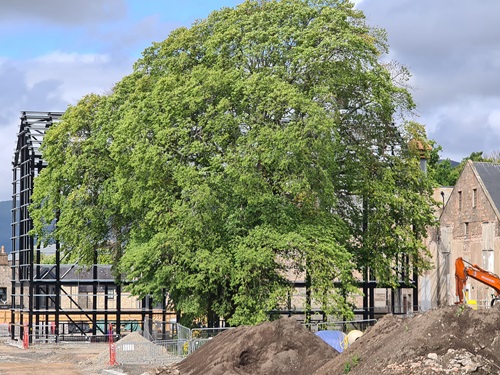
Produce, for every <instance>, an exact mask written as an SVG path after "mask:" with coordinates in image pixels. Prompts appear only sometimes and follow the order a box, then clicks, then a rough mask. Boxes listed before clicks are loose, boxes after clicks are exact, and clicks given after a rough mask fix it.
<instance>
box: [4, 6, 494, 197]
mask: <svg viewBox="0 0 500 375" xmlns="http://www.w3.org/2000/svg"><path fill="white" fill-rule="evenodd" d="M241 2H242V0H183V1H182V2H179V1H177V0H72V1H68V0H44V1H40V0H16V1H7V0H0V201H4V200H10V199H11V194H12V184H11V182H12V159H13V154H14V150H15V146H16V141H17V131H18V130H19V124H20V119H19V117H20V113H21V112H22V111H44V112H49V111H64V110H65V109H66V108H67V106H68V105H69V104H76V103H77V101H78V100H79V99H80V98H81V97H82V96H84V95H85V94H89V93H96V94H106V93H108V92H109V91H110V90H111V89H112V87H113V86H114V84H115V83H116V82H118V81H120V80H121V79H122V78H123V77H124V76H125V75H127V74H129V73H131V72H132V65H133V63H134V62H135V61H136V60H137V59H138V58H140V56H141V52H142V51H143V50H144V49H145V48H147V47H149V46H150V45H151V44H152V43H153V42H159V41H162V40H164V39H166V38H167V37H168V35H169V34H170V32H171V31H172V30H174V29H176V28H178V27H181V26H187V27H189V26H190V25H191V24H192V23H193V22H194V21H196V20H197V19H202V18H205V17H206V16H208V14H210V13H211V12H212V11H214V10H218V9H220V8H222V7H234V6H236V5H238V4H239V3H241ZM357 8H358V9H361V10H362V11H363V12H364V13H365V15H366V19H367V23H368V24H369V25H370V26H374V27H378V28H383V29H385V30H386V31H387V34H388V42H389V48H390V52H389V54H388V55H387V56H384V57H383V58H384V59H386V60H387V61H389V60H396V61H397V62H399V63H400V64H403V65H405V66H406V67H408V68H409V70H410V72H411V73H412V78H411V81H410V85H411V87H412V95H413V98H414V100H415V102H416V105H417V108H416V117H415V118H413V120H415V121H417V122H419V123H421V124H423V125H425V126H426V130H427V136H428V137H429V138H430V139H433V140H435V141H436V143H437V144H438V145H441V147H442V148H443V151H442V153H441V156H442V157H443V158H450V159H452V160H456V161H461V160H462V159H463V158H464V157H466V156H468V155H470V154H471V152H475V151H483V152H484V154H485V155H488V154H489V153H492V152H498V151H500V27H498V21H497V19H498V15H499V14H500V1H498V0H482V1H480V2H474V1H466V0H440V1H435V0H419V1H415V0H358V1H357Z"/></svg>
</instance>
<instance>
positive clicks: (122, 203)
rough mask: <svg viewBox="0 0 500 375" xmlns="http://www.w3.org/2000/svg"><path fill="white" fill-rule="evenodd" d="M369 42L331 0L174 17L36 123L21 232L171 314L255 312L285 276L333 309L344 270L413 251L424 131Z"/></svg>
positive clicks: (345, 302)
mask: <svg viewBox="0 0 500 375" xmlns="http://www.w3.org/2000/svg"><path fill="white" fill-rule="evenodd" d="M386 52H387V45H386V39H385V33H384V32H383V30H379V29H374V28H370V27H369V26H368V25H367V24H366V23H365V20H364V16H363V14H362V12H360V11H359V10H356V9H355V8H354V7H353V4H352V3H351V2H349V1H342V0H321V1H320V0H282V1H275V0H259V1H256V0H253V1H252V0H248V1H245V2H244V3H242V4H241V5H239V6H237V7H236V8H223V9H221V10H219V11H216V12H213V13H212V14H210V15H209V16H208V17H207V18H206V19H203V20H200V21H197V22H196V23H195V24H193V25H192V27H190V28H179V29H177V30H175V31H173V32H172V33H171V34H170V36H169V37H168V38H167V39H166V40H164V41H163V42H159V43H154V44H153V45H152V46H151V47H149V48H147V49H146V50H145V51H144V52H143V56H142V58H141V59H139V60H138V61H137V63H136V64H135V66H134V71H133V73H132V74H130V75H129V76H127V77H125V78H123V79H122V80H121V81H120V82H119V83H117V85H116V86H115V87H114V89H113V90H112V92H111V93H110V94H108V95H103V96H99V95H94V94H90V95H88V96H86V97H84V98H82V99H81V100H80V102H79V103H78V104H76V105H74V106H70V107H69V108H68V110H67V112H66V113H65V115H64V116H63V121H62V122H61V123H59V124H58V125H56V126H54V127H53V128H51V129H50V130H49V131H48V134H47V136H46V137H45V140H44V144H43V148H42V149H43V157H44V159H45V160H46V161H47V162H48V167H46V168H45V169H44V170H43V171H42V173H41V174H40V176H38V177H37V178H36V183H35V189H34V194H33V205H32V209H31V215H32V217H33V220H34V226H35V230H34V233H35V234H36V235H37V238H38V239H39V241H41V242H44V241H51V240H54V239H56V240H59V241H60V242H61V248H62V249H63V251H65V252H66V253H68V254H70V255H69V256H70V257H72V258H75V259H76V258H78V259H82V261H86V262H92V261H95V260H96V259H99V258H100V257H101V258H104V259H109V260H112V261H113V262H114V265H115V269H116V270H117V274H124V275H126V278H127V279H128V280H130V281H132V280H133V281H134V282H133V283H132V284H130V285H129V288H130V290H131V291H132V292H133V293H135V294H137V295H140V296H144V295H146V294H154V295H155V296H158V297H159V296H162V295H163V294H164V293H168V296H169V300H170V301H171V302H172V303H173V306H174V307H175V308H176V309H177V310H178V311H181V312H182V314H183V317H184V318H185V319H186V320H188V321H189V320H191V319H193V318H196V317H200V316H208V318H209V321H210V319H212V318H214V317H215V316H222V317H224V318H225V319H226V320H228V321H229V322H230V323H231V324H243V323H256V322H259V321H262V320H265V319H266V317H267V315H266V314H267V312H268V311H269V310H272V309H276V308H280V307H283V306H284V305H285V302H286V297H287V293H289V292H290V291H291V289H292V284H291V283H290V280H293V279H294V278H295V279H297V280H303V279H304V278H306V279H307V280H308V283H309V286H310V290H311V294H312V296H313V299H314V300H315V301H316V302H317V304H318V305H320V306H321V307H322V309H323V310H324V311H325V312H327V313H336V314H344V315H348V314H349V313H350V311H351V306H350V305H349V303H350V298H351V297H352V296H353V295H354V294H355V293H356V290H357V289H356V287H355V280H354V276H353V275H354V271H361V272H363V271H366V270H367V269H368V268H369V269H370V272H371V274H372V275H374V277H376V278H377V280H379V282H381V283H383V284H386V285H395V283H396V282H397V280H398V278H400V275H398V274H397V272H395V271H393V266H394V259H395V257H397V256H398V255H400V254H404V255H405V256H407V257H408V259H410V260H411V262H412V265H414V266H417V267H419V268H420V269H425V267H426V266H427V263H426V252H425V247H424V246H423V243H422V241H421V238H422V236H423V235H424V234H425V228H426V226H427V225H429V224H431V223H432V222H433V216H432V210H433V207H432V204H433V203H432V202H433V201H432V199H431V184H430V182H429V179H428V178H427V177H426V176H425V174H424V173H423V172H422V171H421V169H420V167H419V152H420V151H419V150H418V149H415V148H414V147H411V144H412V143H411V141H412V140H414V139H416V138H418V139H421V140H425V134H424V133H425V132H423V127H421V126H420V125H418V124H415V123H409V122H406V121H405V116H407V115H408V114H409V113H410V111H411V110H412V109H413V107H414V103H413V101H412V99H411V95H410V94H409V92H408V91H407V89H406V88H405V86H404V85H402V84H401V83H402V82H404V79H403V80H402V81H401V77H403V78H407V77H408V74H409V73H408V71H407V70H406V69H404V68H403V67H401V66H399V65H397V64H396V65H395V64H385V63H382V62H381V60H380V59H381V57H382V56H383V54H384V53H386ZM56 218H57V219H58V222H57V225H56V226H55V227H53V226H48V224H49V223H51V222H53V221H54V220H55V219H56ZM48 228H50V230H47V229H48ZM336 285H337V287H335V286H336ZM338 285H341V286H340V287H338Z"/></svg>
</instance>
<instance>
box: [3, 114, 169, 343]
mask: <svg viewBox="0 0 500 375" xmlns="http://www.w3.org/2000/svg"><path fill="white" fill-rule="evenodd" d="M62 114H63V113H62V112H33V111H26V112H22V113H21V124H20V129H19V133H18V135H17V147H16V149H15V151H14V158H13V162H12V165H13V168H12V172H13V180H12V181H13V182H12V188H13V194H12V224H11V225H12V252H11V269H12V296H11V297H12V298H11V301H12V305H11V323H10V327H11V330H10V332H11V338H12V339H17V338H21V339H22V338H23V336H24V335H25V334H26V328H24V327H27V330H28V332H29V339H30V341H31V340H35V339H37V337H38V335H41V336H43V335H46V334H47V333H50V334H52V335H53V336H54V337H55V338H56V340H57V338H58V337H60V335H62V334H65V333H67V332H66V331H68V330H67V329H66V328H67V327H68V325H70V326H71V328H72V329H73V333H75V330H76V333H78V334H81V335H92V336H96V335H99V334H106V333H107V328H108V324H110V323H112V324H113V326H114V329H115V332H116V333H117V334H120V330H121V326H122V324H124V323H123V322H127V321H130V318H131V317H133V318H134V319H135V321H137V322H138V323H140V324H141V325H142V323H143V322H144V320H145V317H149V318H152V316H153V306H152V299H151V298H149V297H148V298H145V299H142V300H140V301H137V302H136V305H135V306H122V296H125V297H126V294H125V293H123V292H122V288H121V285H120V284H118V285H117V283H115V280H114V278H113V276H112V273H111V270H110V266H106V265H99V264H93V265H92V266H90V267H89V268H88V269H87V270H81V267H79V266H78V265H77V264H62V263H61V254H60V248H59V244H58V243H56V244H54V251H55V264H52V265H47V264H41V255H42V249H40V247H36V248H35V243H36V241H35V240H34V238H33V236H32V235H31V234H30V231H31V229H32V228H33V224H32V220H31V218H30V215H29V211H28V207H29V204H30V202H31V195H32V192H33V184H34V180H35V177H36V176H38V175H39V174H40V172H41V170H42V169H43V168H44V167H45V166H46V165H47V164H46V162H45V161H44V160H43V158H42V154H41V152H40V146H41V144H42V141H43V138H44V136H45V134H46V132H47V129H49V128H50V127H51V126H52V125H54V124H57V123H58V122H59V121H60V120H61V116H62ZM77 269H79V271H78V272H76V270H77ZM156 311H157V312H158V310H156ZM160 311H161V312H162V314H163V315H165V303H163V304H162V307H160ZM127 319H129V320H127ZM40 327H44V328H43V329H40ZM65 327H66V328H65ZM75 327H76V328H75ZM87 327H88V328H87ZM42 331H43V332H42ZM69 331H71V330H69Z"/></svg>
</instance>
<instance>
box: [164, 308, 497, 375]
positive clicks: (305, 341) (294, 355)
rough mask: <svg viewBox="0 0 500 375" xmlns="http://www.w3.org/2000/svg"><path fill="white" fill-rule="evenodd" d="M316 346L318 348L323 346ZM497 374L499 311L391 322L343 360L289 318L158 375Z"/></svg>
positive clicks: (458, 311)
mask: <svg viewBox="0 0 500 375" xmlns="http://www.w3.org/2000/svg"><path fill="white" fill-rule="evenodd" d="M318 340H319V341H318ZM471 373H472V374H477V375H486V374H500V308H497V307H494V308H491V309H485V310H473V309H470V308H468V307H464V306H447V307H443V308H440V309H436V310H432V311H428V312H425V313H422V314H415V315H413V316H395V315H387V316H385V317H383V318H381V319H380V320H379V321H378V322H377V324H375V325H374V326H373V327H371V328H370V329H368V330H367V331H366V332H365V334H364V335H363V336H362V337H360V338H359V339H358V340H357V341H356V342H355V343H354V344H352V345H351V346H350V347H349V348H348V349H347V350H345V351H344V352H343V353H342V354H339V353H337V352H336V351H335V350H334V349H332V348H331V347H330V346H328V345H327V344H326V343H324V342H323V341H322V340H321V339H320V338H319V337H318V336H316V335H314V334H313V333H311V332H309V331H308V330H306V329H305V328H303V327H302V326H301V325H300V324H299V323H297V322H295V321H294V320H292V319H281V320H278V321H276V322H272V323H264V324H261V325H259V326H255V327H240V328H235V329H232V330H229V331H227V332H225V333H223V334H221V335H219V336H217V337H216V338H215V339H214V340H213V341H211V342H210V343H207V344H205V345H204V346H203V347H201V348H200V349H198V350H197V351H196V352H194V353H193V354H192V355H191V356H189V357H188V358H187V359H185V360H184V361H182V362H180V363H179V364H177V365H175V366H172V367H169V368H166V367H165V368H163V369H161V370H158V371H157V374H162V375H166V374H179V375H201V374H204V375H233V374H241V375H243V374H245V375H246V374H253V375H284V374H287V375H338V374H350V375H370V374H377V375H379V374H387V375H396V374H405V375H406V374H408V375H428V374H471Z"/></svg>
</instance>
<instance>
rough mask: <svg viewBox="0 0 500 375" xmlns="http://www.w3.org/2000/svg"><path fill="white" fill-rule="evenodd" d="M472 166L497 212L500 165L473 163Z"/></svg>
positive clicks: (499, 194) (498, 207)
mask: <svg viewBox="0 0 500 375" xmlns="http://www.w3.org/2000/svg"><path fill="white" fill-rule="evenodd" d="M472 165H473V167H474V169H475V170H476V173H477V176H478V178H479V179H480V180H481V181H482V183H483V185H484V188H485V189H486V192H487V193H488V194H489V196H490V197H491V200H492V202H491V203H492V204H494V205H495V209H496V210H497V212H498V209H500V164H495V163H485V162H473V163H472Z"/></svg>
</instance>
